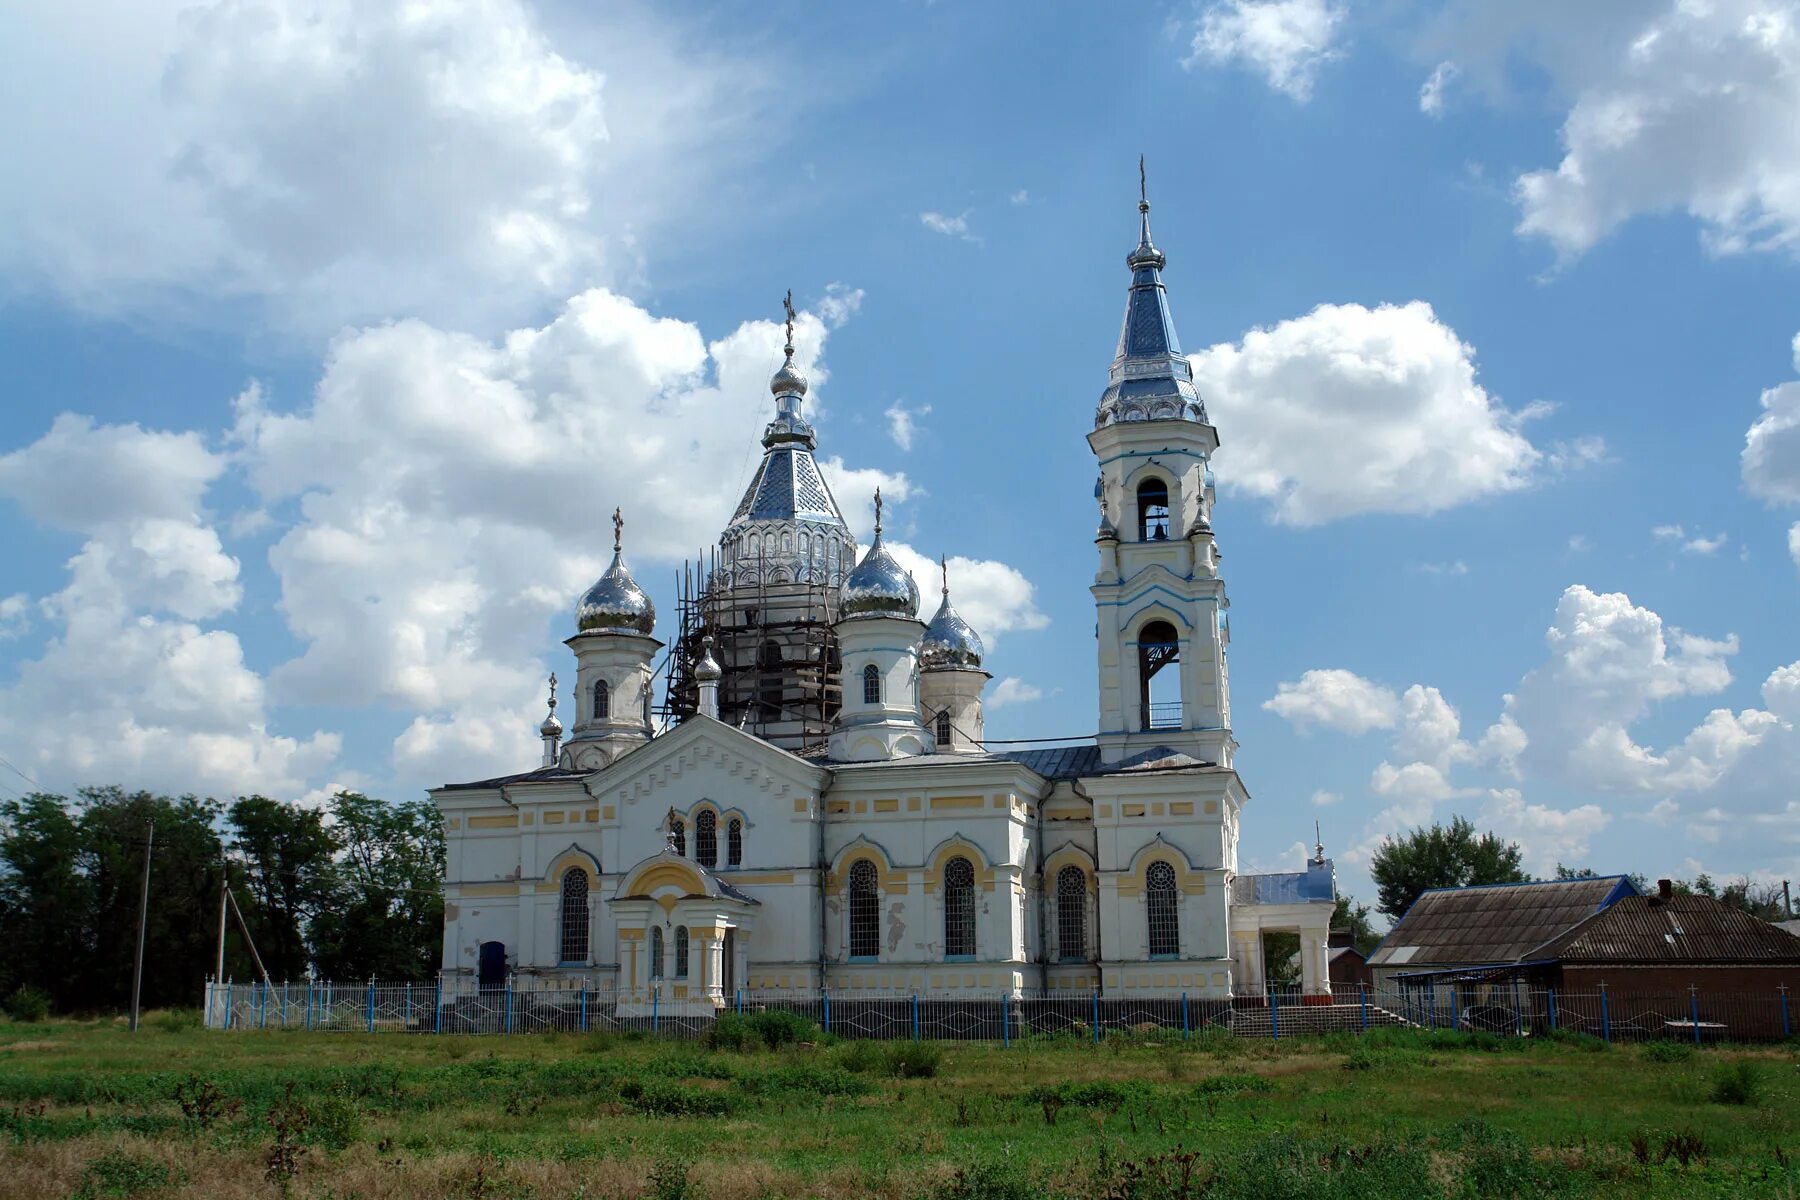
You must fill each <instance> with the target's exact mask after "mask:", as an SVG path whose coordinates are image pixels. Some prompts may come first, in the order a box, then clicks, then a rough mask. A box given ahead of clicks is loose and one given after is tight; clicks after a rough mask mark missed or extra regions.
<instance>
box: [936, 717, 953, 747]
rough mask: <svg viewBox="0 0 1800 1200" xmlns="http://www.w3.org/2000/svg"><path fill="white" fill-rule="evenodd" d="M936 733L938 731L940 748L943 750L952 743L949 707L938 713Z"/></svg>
mask: <svg viewBox="0 0 1800 1200" xmlns="http://www.w3.org/2000/svg"><path fill="white" fill-rule="evenodd" d="M936 733H937V743H938V749H940V750H941V749H943V748H944V747H945V746H948V745H949V744H950V710H949V709H945V710H944V711H943V712H940V713H939V714H938V715H937V730H936Z"/></svg>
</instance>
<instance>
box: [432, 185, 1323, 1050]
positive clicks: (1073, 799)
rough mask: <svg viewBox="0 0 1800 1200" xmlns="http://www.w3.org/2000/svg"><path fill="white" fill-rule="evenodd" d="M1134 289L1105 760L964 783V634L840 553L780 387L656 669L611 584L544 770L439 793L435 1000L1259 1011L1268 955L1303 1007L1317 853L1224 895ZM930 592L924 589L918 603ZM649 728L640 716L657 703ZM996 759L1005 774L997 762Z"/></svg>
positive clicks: (1222, 818)
mask: <svg viewBox="0 0 1800 1200" xmlns="http://www.w3.org/2000/svg"><path fill="white" fill-rule="evenodd" d="M1149 209H1150V206H1149V205H1148V203H1143V202H1140V204H1139V214H1140V235H1139V240H1138V244H1137V247H1136V248H1135V249H1134V250H1133V251H1132V252H1131V254H1130V255H1129V256H1128V257H1127V259H1126V262H1127V265H1128V266H1129V267H1130V270H1131V285H1130V291H1129V296H1128V299H1127V301H1126V306H1125V318H1124V324H1123V328H1122V329H1121V331H1120V334H1119V345H1118V354H1117V356H1116V357H1115V358H1114V360H1113V363H1112V367H1111V370H1110V372H1109V375H1108V379H1107V384H1106V388H1105V390H1104V391H1103V392H1102V393H1101V395H1100V399H1099V403H1098V406H1097V408H1096V410H1095V413H1094V420H1093V426H1092V429H1091V431H1090V432H1089V433H1088V434H1087V440H1088V444H1089V446H1090V447H1092V449H1093V453H1094V456H1095V459H1096V461H1097V463H1098V468H1099V482H1098V484H1097V485H1096V488H1095V494H1096V498H1097V499H1098V501H1099V507H1100V522H1099V528H1098V530H1097V532H1096V534H1095V537H1094V543H1095V549H1096V555H1095V557H1096V569H1095V573H1094V578H1093V581H1092V583H1091V585H1090V588H1089V590H1090V591H1091V592H1092V593H1093V597H1094V611H1095V616H1096V642H1097V644H1096V647H1095V660H1094V661H1095V673H1096V684H1097V688H1096V691H1097V693H1098V708H1097V717H1098V727H1097V730H1096V732H1095V735H1094V737H1093V738H1092V739H1091V740H1088V741H1084V742H1081V743H1079V744H1075V745H1068V744H1062V745H1058V746H1054V747H1051V748H1043V749H1027V750H1022V751H1020V750H1007V751H1005V752H1001V751H997V750H993V749H989V748H988V747H987V746H986V745H985V744H984V740H983V720H982V692H983V688H984V686H985V684H986V683H987V682H988V679H989V676H988V674H987V672H986V671H984V670H983V669H982V657H983V647H982V641H981V638H980V636H979V635H978V633H977V631H975V630H973V629H971V628H970V627H969V625H968V624H967V623H966V622H964V621H963V619H962V618H961V617H959V616H958V615H957V612H956V609H955V608H954V607H953V605H952V603H951V585H953V584H954V582H955V581H954V580H953V579H945V580H943V581H941V584H942V599H941V602H940V603H939V604H938V606H937V608H936V612H935V614H934V615H931V616H930V617H929V618H927V617H926V616H925V610H924V609H922V608H921V605H920V593H919V587H918V585H917V583H916V582H915V581H914V579H913V578H912V577H911V576H910V575H909V574H908V573H907V572H906V571H905V570H903V569H902V568H901V567H900V565H899V564H898V563H897V562H896V561H895V559H894V558H893V557H892V556H891V555H890V554H889V552H888V551H887V549H886V548H884V546H883V545H882V538H881V508H880V500H879V496H877V506H876V525H875V533H874V540H873V542H872V544H871V545H869V546H868V547H867V548H866V549H861V550H859V548H858V546H857V544H856V541H855V539H854V538H853V537H852V536H851V534H850V531H849V529H848V528H847V527H846V525H845V523H844V519H843V516H842V514H841V513H840V511H839V509H838V506H837V502H836V501H835V500H834V498H833V497H832V495H831V491H830V489H829V488H828V487H827V486H826V483H825V480H824V477H823V476H822V475H821V473H820V471H819V468H818V465H817V463H816V461H815V459H814V449H815V446H816V442H817V439H816V435H815V433H814V431H813V428H812V426H811V425H809V424H808V423H807V421H806V419H805V418H804V416H803V415H802V406H803V402H804V398H805V396H806V388H807V382H806V379H805V378H804V376H803V375H802V374H801V373H800V372H799V371H798V370H797V369H796V368H795V366H794V363H793V352H794V348H793V345H792V327H793V323H792V308H791V306H790V308H789V324H788V330H789V338H788V341H789V345H788V346H787V362H786V363H785V365H783V366H782V368H781V369H780V370H779V371H778V372H777V373H776V375H775V377H774V379H773V380H772V382H771V384H770V388H771V391H772V392H773V393H774V397H775V416H774V419H773V420H772V421H771V422H770V424H769V426H768V428H767V430H766V431H765V433H764V436H763V439H762V444H763V447H764V452H763V459H762V462H761V464H760V466H759V468H758V470H757V472H756V475H755V477H754V479H753V480H752V481H751V483H750V486H749V488H748V490H747V491H746V493H745V495H744V498H743V501H742V502H741V503H740V504H739V505H738V508H737V510H736V512H735V513H734V514H733V515H732V516H731V519H730V522H729V524H727V525H726V527H725V529H724V532H723V533H722V534H721V536H720V538H719V542H718V547H717V550H716V552H710V553H709V557H708V560H707V562H706V563H704V564H702V567H701V568H700V570H699V572H698V574H697V575H695V576H694V580H695V586H694V588H693V590H692V593H691V594H688V593H684V595H683V598H682V612H681V614H680V616H681V621H680V625H681V628H680V630H679V632H678V633H675V634H673V636H675V638H676V641H675V644H674V645H673V646H672V647H671V648H670V649H669V651H668V653H667V654H663V655H661V657H660V659H659V654H660V653H661V652H662V651H663V650H664V643H663V642H662V641H659V640H658V639H657V637H656V633H657V626H656V613H655V609H654V607H653V606H652V604H651V602H650V599H649V597H648V596H646V595H645V593H644V592H643V590H642V589H641V588H639V587H638V585H637V584H636V582H635V581H634V580H633V579H632V576H631V574H630V572H629V570H628V569H627V567H626V565H625V560H624V557H623V554H622V551H621V549H620V546H621V540H622V539H621V533H620V526H621V522H620V520H619V517H618V515H617V514H616V513H615V515H614V543H613V551H614V553H613V558H612V563H611V565H610V566H608V567H607V569H606V571H605V573H604V574H603V575H602V576H601V577H600V579H599V580H598V581H597V582H596V583H595V584H594V585H593V587H592V588H590V589H589V590H588V591H587V592H586V593H585V594H584V595H583V596H582V597H581V599H580V601H579V603H578V605H577V607H576V614H575V622H574V631H573V634H572V636H570V637H569V639H568V642H567V645H568V646H569V648H570V649H571V650H573V651H574V655H575V689H574V695H573V700H572V702H565V704H564V711H565V713H567V714H568V715H569V716H572V718H573V719H572V721H571V722H570V724H569V725H568V727H567V728H566V729H565V727H564V725H563V724H562V722H561V721H560V720H559V719H558V718H557V716H556V711H557V700H556V696H555V690H554V677H552V691H551V700H550V716H549V717H548V718H547V719H546V720H545V721H544V722H543V725H542V727H541V732H542V735H543V741H544V752H543V760H542V763H541V765H539V766H538V767H537V768H536V769H533V770H527V771H523V772H521V773H518V774H514V775H508V776H504V777H501V778H497V779H486V780H480V781H477V782H473V783H459V784H449V785H446V786H444V787H440V788H438V789H436V790H434V791H433V792H432V793H431V797H432V799H433V801H434V802H435V803H436V805H437V807H438V809H439V811H440V812H441V813H442V815H443V820H444V829H445V835H446V839H447V846H448V862H447V869H446V877H445V880H444V901H445V904H444V943H443V955H444V956H443V975H444V979H445V982H446V985H447V989H458V990H467V989H473V988H476V987H496V986H499V985H500V984H501V983H502V981H504V980H505V979H507V978H513V979H516V980H519V981H520V982H525V981H527V980H529V982H530V984H531V986H534V987H538V988H546V987H557V986H566V987H569V988H582V989H585V990H586V991H587V992H588V994H589V995H590V996H597V997H603V998H606V999H605V1000H604V1002H605V1003H610V1004H615V1005H616V1006H617V1009H618V1011H619V1012H620V1013H621V1014H627V1013H632V1012H638V1011H642V1007H641V1006H643V1005H645V1004H647V1003H648V1001H649V998H650V996H651V994H652V992H654V993H655V994H656V996H657V998H658V999H659V1001H660V1002H661V1004H662V1005H663V1006H664V1007H665V1010H666V1009H667V1008H668V1006H670V1005H682V1006H685V1007H687V1008H689V1009H690V1010H698V1011H705V1010H707V1009H708V1008H710V1007H715V1006H722V1005H727V1004H729V1003H731V1000H732V997H733V996H734V994H735V993H737V992H738V991H739V990H740V989H744V990H749V989H830V990H831V991H832V992H834V993H835V992H840V991H847V992H900V991H905V992H915V993H919V994H933V995H955V994H959V993H960V994H971V993H978V994H983V995H987V996H992V995H994V994H996V993H1010V994H1015V995H1027V994H1036V993H1041V992H1044V991H1050V990H1060V989H1081V990H1094V991H1098V992H1099V993H1101V994H1102V995H1105V996H1108V997H1119V998H1129V997H1131V996H1142V997H1172V996H1176V995H1181V994H1186V995H1190V996H1193V997H1196V998H1201V999H1212V1000H1227V999H1231V998H1234V997H1237V998H1243V997H1246V996H1259V995H1260V994H1261V993H1262V990H1263V988H1264V981H1265V972H1264V963H1263V934H1264V933H1265V932H1266V931H1292V932H1294V933H1297V934H1298V935H1299V943H1300V951H1299V968H1300V975H1301V982H1302V987H1303V990H1304V991H1305V992H1306V993H1308V994H1309V995H1310V996H1312V997H1316V998H1317V999H1318V1000H1319V1001H1325V999H1326V997H1327V996H1328V994H1329V990H1330V985H1329V983H1328V982H1327V971H1326V941H1327V930H1328V927H1329V923H1330V918H1331V913H1332V907H1333V901H1334V898H1335V887H1334V879H1333V874H1332V865H1331V862H1330V860H1329V859H1327V858H1326V857H1325V856H1324V852H1323V848H1322V847H1320V849H1319V851H1318V853H1317V854H1316V855H1315V856H1314V858H1313V859H1312V860H1311V861H1310V862H1307V863H1305V864H1304V865H1303V866H1302V869H1301V870H1299V871H1296V872H1293V873H1289V874H1277V875H1239V874H1238V836H1239V823H1240V821H1241V820H1242V819H1243V816H1244V813H1245V810H1246V807H1247V805H1248V803H1249V793H1248V792H1247V790H1246V789H1245V786H1244V782H1243V780H1242V779H1241V778H1240V777H1239V775H1238V772H1237V770H1236V768H1235V767H1234V765H1233V757H1234V755H1235V752H1236V750H1237V742H1236V741H1235V740H1234V739H1233V737H1232V732H1231V699H1230V673H1229V669H1228V662H1229V659H1228V646H1229V642H1230V636H1229V626H1228V623H1227V620H1226V608H1227V601H1226V596H1225V583H1224V579H1223V578H1222V576H1221V574H1220V570H1219V560H1220V555H1219V550H1218V546H1217V544H1216V541H1215V537H1214V529H1213V507H1214V490H1213V480H1212V475H1211V471H1210V469H1209V466H1208V462H1209V460H1210V458H1211V456H1212V454H1213V452H1214V451H1215V450H1216V449H1217V448H1218V445H1219V435H1218V432H1217V431H1216V430H1215V429H1214V427H1213V425H1212V424H1211V423H1210V421H1209V420H1208V418H1207V414H1206V409H1205V405H1204V403H1203V401H1202V399H1201V397H1200V396H1199V395H1198V394H1197V393H1196V391H1195V388H1194V384H1193V375H1192V371H1191V369H1190V367H1189V364H1188V360H1187V358H1186V357H1185V356H1183V354H1182V353H1181V347H1180V344H1179V343H1178V341H1177V340H1176V336H1175V327H1174V323H1173V320H1172V319H1171V316H1170V311H1169V304H1168V298H1167V295H1166V293H1165V290H1164V286H1163V280H1162V269H1163V266H1164V257H1163V254H1162V252H1161V251H1159V250H1158V249H1157V248H1156V247H1155V245H1154V244H1153V243H1152V241H1151V237H1150V218H1149ZM934 582H939V581H934ZM659 679H661V681H662V683H663V699H662V700H661V702H660V703H659V702H658V701H657V698H656V694H655V693H656V689H657V683H658V680H659ZM1013 744H1018V743H1013Z"/></svg>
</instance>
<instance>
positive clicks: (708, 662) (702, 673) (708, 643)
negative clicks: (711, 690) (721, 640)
mask: <svg viewBox="0 0 1800 1200" xmlns="http://www.w3.org/2000/svg"><path fill="white" fill-rule="evenodd" d="M712 648H713V640H712V634H710V633H709V634H707V635H706V636H705V637H703V638H701V639H700V658H699V661H697V662H695V663H694V678H695V679H697V680H699V681H701V682H702V683H706V682H709V681H711V680H714V679H717V678H718V677H719V676H720V675H722V674H724V672H723V671H722V670H721V669H720V668H719V663H718V660H717V659H715V658H714V657H713V652H712Z"/></svg>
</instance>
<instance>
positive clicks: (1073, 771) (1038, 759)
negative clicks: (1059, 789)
mask: <svg viewBox="0 0 1800 1200" xmlns="http://www.w3.org/2000/svg"><path fill="white" fill-rule="evenodd" d="M1006 757H1008V758H1010V759H1012V760H1013V761H1014V762H1016V763H1019V764H1021V765H1023V766H1025V767H1028V768H1029V769H1031V770H1033V771H1036V772H1037V773H1038V774H1039V775H1042V776H1043V777H1044V778H1045V779H1079V778H1081V776H1083V775H1092V774H1093V773H1094V771H1095V769H1096V768H1098V767H1099V765H1100V747H1098V746H1095V745H1091V744H1090V745H1085V746H1056V747H1053V748H1051V749H1049V750H1014V751H1013V752H1012V753H1010V754H1008V755H1007V756H1006Z"/></svg>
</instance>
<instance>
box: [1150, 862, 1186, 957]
mask: <svg viewBox="0 0 1800 1200" xmlns="http://www.w3.org/2000/svg"><path fill="white" fill-rule="evenodd" d="M1144 885H1145V886H1144V916H1145V919H1146V920H1147V921H1148V922H1149V923H1150V957H1151V958H1174V957H1176V956H1177V955H1179V954H1180V953H1181V917H1180V914H1179V912H1178V910H1177V901H1176V896H1175V868H1174V867H1171V866H1170V865H1169V864H1168V863H1166V862H1155V863H1151V864H1150V869H1149V870H1148V871H1146V872H1144Z"/></svg>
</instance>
